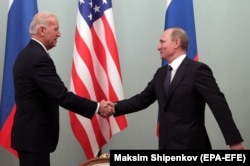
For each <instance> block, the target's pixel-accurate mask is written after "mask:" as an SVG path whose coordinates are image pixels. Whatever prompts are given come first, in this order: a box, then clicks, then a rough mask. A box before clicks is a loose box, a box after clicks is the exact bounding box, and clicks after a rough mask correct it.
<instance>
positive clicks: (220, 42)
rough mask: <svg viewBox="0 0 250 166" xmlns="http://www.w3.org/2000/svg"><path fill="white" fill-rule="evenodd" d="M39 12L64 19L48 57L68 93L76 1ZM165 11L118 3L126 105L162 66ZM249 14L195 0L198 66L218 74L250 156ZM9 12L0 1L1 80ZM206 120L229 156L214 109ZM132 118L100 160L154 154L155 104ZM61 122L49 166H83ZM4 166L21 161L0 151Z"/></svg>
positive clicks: (140, 2)
mask: <svg viewBox="0 0 250 166" xmlns="http://www.w3.org/2000/svg"><path fill="white" fill-rule="evenodd" d="M38 6H39V10H40V11H42V10H47V11H51V12H54V13H55V14H56V15H57V16H58V18H59V21H60V30H61V33H62V37H61V38H60V39H59V42H58V45H57V47H56V48H54V49H53V50H51V55H52V57H53V59H54V62H55V64H56V67H57V71H58V74H59V75H60V76H61V78H62V80H63V81H64V82H65V84H66V85H67V86H68V87H69V81H70V73H71V71H70V70H71V60H72V52H73V51H72V48H73V35H74V30H75V21H76V10H77V0H68V1H66V0H61V1H51V0H40V1H39V0H38ZM165 6H166V5H165V0H157V1H152V0H113V10H114V18H115V26H116V35H117V44H118V49H119V54H120V63H121V70H122V77H123V83H124V84H123V87H124V95H125V97H130V96H132V95H134V94H135V93H137V92H140V91H141V90H142V89H143V88H144V87H145V86H146V84H147V82H148V81H149V80H151V78H152V76H153V74H154V72H155V71H156V69H157V68H158V67H159V66H160V65H161V60H160V58H159V53H158V51H157V49H156V48H157V45H158V40H159V36H160V35H161V33H162V32H163V27H164V15H165ZM249 6H250V1H249V0H241V1H239V0H231V1H228V0H219V1H218V0H210V1H205V0H194V10H195V11H194V13H195V22H196V34H197V45H198V53H199V58H200V61H202V62H205V63H207V64H208V65H209V66H210V67H211V68H212V69H213V72H214V75H215V77H216V79H217V82H218V84H219V86H220V88H221V90H222V91H223V92H224V94H225V96H226V98H227V99H228V102H229V105H230V107H231V109H232V113H233V116H234V119H235V122H236V124H237V125H238V128H239V130H240V131H241V134H242V136H243V138H244V139H245V145H246V147H247V148H250V135H249V134H248V133H249V129H248V127H247V126H249V122H248V118H249V117H250V111H249V107H250V102H249V99H250V86H249V85H250V76H249V74H247V73H248V72H249V71H250V67H249V65H248V62H250V56H249V55H248V54H249V49H248V48H249V46H248V45H249V43H248V39H249V33H248V31H249V29H250V22H249V16H250V10H249ZM7 8H8V1H7V0H5V1H0V13H1V14H0V23H1V27H0V80H2V73H3V61H4V48H5V38H6V22H7V10H8V9H7ZM236 65H237V66H236ZM138 78H139V79H138ZM0 87H2V81H0ZM0 93H1V91H0ZM206 115H207V116H206V123H207V129H208V132H209V136H210V138H211V141H212V145H213V147H214V148H215V149H228V147H227V146H226V145H225V141H224V138H223V136H222V134H221V132H220V130H219V128H218V125H217V123H216V121H215V120H214V117H213V116H212V114H211V112H210V110H209V109H207V112H206ZM127 117H128V125H129V126H128V128H127V129H126V130H125V131H123V132H120V133H118V134H116V135H115V136H114V137H113V138H112V140H111V141H110V142H109V143H108V144H107V145H106V146H105V147H104V148H103V152H108V151H109V150H110V149H157V147H158V139H157V137H156V136H155V128H156V120H157V104H156V103H155V104H153V105H152V106H150V107H148V108H147V109H146V110H145V111H141V112H138V113H134V114H130V115H128V116H127ZM60 119H61V122H60V123H61V129H60V140H59V144H58V147H57V150H56V151H55V152H54V153H52V155H51V165H61V166H69V165H78V164H79V163H80V162H81V161H83V160H85V156H84V154H83V152H82V150H81V148H80V147H79V144H78V142H77V141H76V139H75V137H74V136H73V134H72V131H71V128H70V125H69V118H68V112H67V111H66V110H64V109H63V108H61V116H60ZM0 165H1V166H2V165H3V166H17V165H18V160H17V159H16V158H15V157H13V156H12V155H11V154H10V153H9V152H7V151H6V150H4V149H2V148H0Z"/></svg>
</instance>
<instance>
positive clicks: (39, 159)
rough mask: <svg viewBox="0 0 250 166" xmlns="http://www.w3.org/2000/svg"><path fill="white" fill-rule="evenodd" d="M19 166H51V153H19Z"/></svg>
mask: <svg viewBox="0 0 250 166" xmlns="http://www.w3.org/2000/svg"><path fill="white" fill-rule="evenodd" d="M18 156H19V166H50V154H49V153H35V152H24V151H18Z"/></svg>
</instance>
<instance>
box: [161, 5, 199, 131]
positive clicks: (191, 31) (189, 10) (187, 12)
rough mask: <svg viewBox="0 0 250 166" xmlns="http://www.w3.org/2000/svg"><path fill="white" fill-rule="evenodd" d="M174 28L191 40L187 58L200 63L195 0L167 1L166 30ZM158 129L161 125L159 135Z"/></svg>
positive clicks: (164, 63)
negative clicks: (182, 31) (178, 28)
mask: <svg viewBox="0 0 250 166" xmlns="http://www.w3.org/2000/svg"><path fill="white" fill-rule="evenodd" d="M172 27H180V28H182V29H184V30H185V31H186V33H187V35H188V40H189V47H188V51H187V56H188V57H189V58H191V59H194V60H196V61H198V53H197V44H196V33H195V20H194V9H193V0H167V8H166V13H165V26H164V29H168V28H172ZM166 64H167V62H166V61H163V62H162V65H166ZM158 129H159V123H158V125H157V135H159V133H158V131H159V130H158Z"/></svg>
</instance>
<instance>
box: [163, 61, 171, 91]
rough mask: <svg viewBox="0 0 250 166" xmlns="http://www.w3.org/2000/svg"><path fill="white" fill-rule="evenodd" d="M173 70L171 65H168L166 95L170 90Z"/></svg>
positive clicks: (165, 83) (165, 84) (165, 85)
mask: <svg viewBox="0 0 250 166" xmlns="http://www.w3.org/2000/svg"><path fill="white" fill-rule="evenodd" d="M171 71H172V67H171V66H170V65H168V70H167V75H166V78H165V81H164V88H165V93H166V95H167V94H168V90H169V86H170V80H171Z"/></svg>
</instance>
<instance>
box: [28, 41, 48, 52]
mask: <svg viewBox="0 0 250 166" xmlns="http://www.w3.org/2000/svg"><path fill="white" fill-rule="evenodd" d="M31 39H32V40H34V41H36V42H37V43H39V44H40V45H41V46H42V47H43V49H44V50H45V51H46V52H47V53H48V54H49V52H48V50H47V49H46V47H45V46H44V45H43V43H42V42H40V41H39V40H37V39H35V38H31Z"/></svg>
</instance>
